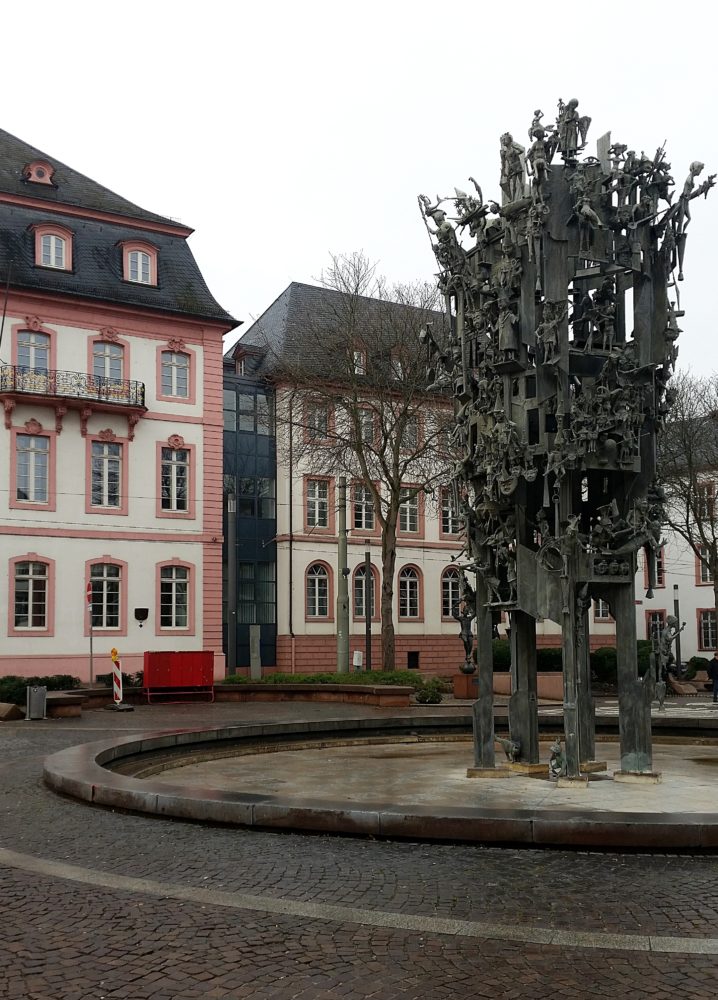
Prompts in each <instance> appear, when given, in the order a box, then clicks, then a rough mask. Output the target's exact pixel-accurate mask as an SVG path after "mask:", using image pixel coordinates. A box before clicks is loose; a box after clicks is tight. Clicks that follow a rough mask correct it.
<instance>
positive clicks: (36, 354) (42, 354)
mask: <svg viewBox="0 0 718 1000" xmlns="http://www.w3.org/2000/svg"><path fill="white" fill-rule="evenodd" d="M17 364H18V368H24V369H26V370H29V371H35V372H37V371H40V372H47V371H48V370H49V368H50V337H49V336H48V334H46V333H35V332H34V331H33V330H20V331H19V333H18V335H17Z"/></svg>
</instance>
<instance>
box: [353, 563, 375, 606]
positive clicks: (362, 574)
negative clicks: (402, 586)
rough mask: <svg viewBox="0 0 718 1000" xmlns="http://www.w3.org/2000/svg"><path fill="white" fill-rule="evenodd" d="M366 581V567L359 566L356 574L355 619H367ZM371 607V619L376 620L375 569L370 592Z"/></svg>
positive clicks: (372, 574) (372, 573)
mask: <svg viewBox="0 0 718 1000" xmlns="http://www.w3.org/2000/svg"><path fill="white" fill-rule="evenodd" d="M365 581H366V566H358V567H357V569H356V570H355V572H354V617H355V618H366V611H365V608H366V602H365V600H364V597H365V590H364V586H365ZM370 595H371V596H370V598H369V600H370V605H369V617H370V618H376V607H377V601H376V574H375V572H374V569H373V568H372V571H371V590H370Z"/></svg>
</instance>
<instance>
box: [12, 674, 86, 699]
mask: <svg viewBox="0 0 718 1000" xmlns="http://www.w3.org/2000/svg"><path fill="white" fill-rule="evenodd" d="M79 686H80V678H79V677H72V676H71V675H70V674H52V675H51V676H49V677H16V676H14V675H13V674H8V675H7V676H6V677H0V701H4V702H10V703H11V704H13V705H24V704H25V700H26V694H25V688H28V687H45V688H47V690H48V691H70V690H72V689H73V688H77V687H79Z"/></svg>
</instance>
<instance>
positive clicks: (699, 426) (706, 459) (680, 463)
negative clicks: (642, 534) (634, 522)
mask: <svg viewBox="0 0 718 1000" xmlns="http://www.w3.org/2000/svg"><path fill="white" fill-rule="evenodd" d="M668 392H669V394H670V403H671V411H670V419H669V420H668V421H667V423H666V426H665V429H664V433H663V435H662V436H661V438H660V439H659V447H660V455H659V470H660V474H661V478H662V481H663V485H664V489H665V491H666V519H667V521H668V524H669V526H670V527H671V528H672V530H673V531H674V532H675V533H676V534H677V535H679V536H680V537H681V538H683V539H684V540H685V541H686V542H687V543H688V545H689V546H690V547H691V549H692V550H693V552H694V553H695V555H696V557H697V558H698V560H699V561H700V564H701V566H703V567H705V569H706V571H707V572H708V574H710V576H709V579H711V580H712V581H713V600H714V607H716V608H718V376H715V375H712V376H709V377H707V378H697V377H695V376H693V375H691V374H690V373H682V374H679V375H676V376H675V377H674V378H673V379H672V380H671V383H670V389H669V390H668Z"/></svg>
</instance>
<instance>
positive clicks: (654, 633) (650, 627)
mask: <svg viewBox="0 0 718 1000" xmlns="http://www.w3.org/2000/svg"><path fill="white" fill-rule="evenodd" d="M665 627H666V612H665V611H649V612H648V613H647V614H646V639H649V640H651V642H658V640H659V639H660V637H661V632H662V630H663V629H664V628H665Z"/></svg>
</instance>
